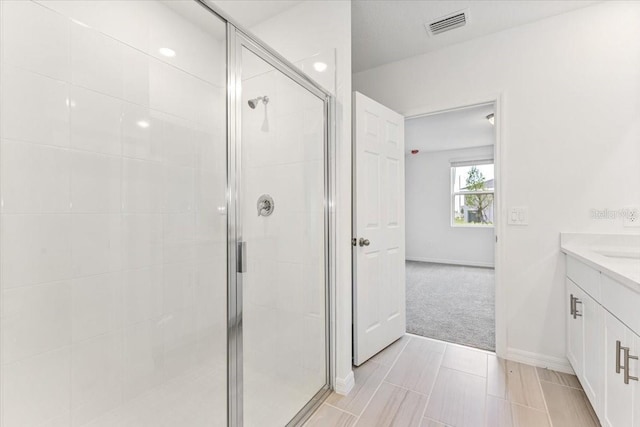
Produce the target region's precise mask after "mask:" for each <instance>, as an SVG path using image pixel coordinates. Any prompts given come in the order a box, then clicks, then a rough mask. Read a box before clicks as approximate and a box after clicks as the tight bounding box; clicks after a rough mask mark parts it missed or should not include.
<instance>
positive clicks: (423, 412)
mask: <svg viewBox="0 0 640 427" xmlns="http://www.w3.org/2000/svg"><path fill="white" fill-rule="evenodd" d="M446 351H447V347H446V346H445V348H444V352H443V353H442V357H441V358H440V364H439V365H438V372H437V373H436V377H435V378H434V379H433V384H432V385H431V390H429V395H428V396H427V402H426V403H425V405H424V408H423V409H422V416H421V417H420V423H421V424H422V421H424V419H425V418H426V416H427V408H428V407H429V403H430V402H431V396H433V390H434V389H435V388H436V383H437V382H438V377H439V376H440V372H441V371H442V362H443V361H444V353H446ZM438 422H440V421H438Z"/></svg>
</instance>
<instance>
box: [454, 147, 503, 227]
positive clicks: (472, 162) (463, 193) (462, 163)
mask: <svg viewBox="0 0 640 427" xmlns="http://www.w3.org/2000/svg"><path fill="white" fill-rule="evenodd" d="M480 165H493V171H494V173H493V179H494V186H493V187H494V188H493V190H492V191H488V190H479V191H454V190H455V185H456V184H455V180H456V172H455V170H456V168H459V167H464V166H480ZM449 171H450V172H449V173H450V179H449V194H450V195H451V204H450V206H449V221H450V224H451V227H456V228H494V227H495V225H494V224H493V223H491V224H474V223H470V224H469V223H466V224H456V221H455V209H456V197H457V196H469V195H474V194H492V195H493V204H494V207H495V202H496V195H495V193H496V189H495V162H494V160H493V159H487V158H484V159H474V160H467V159H465V160H462V159H455V160H450V161H449Z"/></svg>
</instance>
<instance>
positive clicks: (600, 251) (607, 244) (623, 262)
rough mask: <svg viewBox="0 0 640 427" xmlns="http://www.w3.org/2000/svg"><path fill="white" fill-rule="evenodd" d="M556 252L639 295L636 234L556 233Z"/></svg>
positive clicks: (639, 237)
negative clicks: (557, 249) (581, 263)
mask: <svg viewBox="0 0 640 427" xmlns="http://www.w3.org/2000/svg"><path fill="white" fill-rule="evenodd" d="M560 250H561V251H562V252H564V253H565V254H567V255H570V256H573V257H575V258H577V259H578V260H580V261H582V262H584V263H585V264H587V265H589V266H591V267H593V268H595V269H596V270H598V271H600V272H601V273H602V274H604V275H606V276H609V277H610V278H611V279H613V280H615V281H617V282H620V283H622V284H624V285H625V286H627V287H629V288H631V289H633V290H635V291H636V292H638V293H640V235H636V234H632V235H628V234H590V233H560Z"/></svg>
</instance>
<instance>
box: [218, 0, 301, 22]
mask: <svg viewBox="0 0 640 427" xmlns="http://www.w3.org/2000/svg"><path fill="white" fill-rule="evenodd" d="M302 1H303V0H212V1H211V3H214V4H215V5H216V6H218V7H220V9H222V10H223V11H224V12H225V13H227V14H228V15H229V16H230V17H231V18H233V20H234V21H236V22H237V23H238V24H240V25H242V26H243V27H244V28H247V29H250V28H251V27H253V26H254V25H256V24H259V23H260V22H262V21H266V20H267V19H269V18H273V17H274V16H276V15H278V14H280V13H282V12H284V11H285V10H287V9H291V8H292V7H294V6H296V5H298V4H300V3H301V2H302Z"/></svg>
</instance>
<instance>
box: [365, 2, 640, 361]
mask: <svg viewBox="0 0 640 427" xmlns="http://www.w3.org/2000/svg"><path fill="white" fill-rule="evenodd" d="M612 22H615V25H612V24H611V23H612ZM638 22H640V4H638V3H635V2H604V3H599V4H596V5H594V6H590V7H587V8H584V9H580V10H577V11H574V12H570V13H567V14H563V15H558V16H555V17H552V18H549V19H545V20H542V21H539V22H535V23H532V24H530V25H526V26H522V27H519V28H514V29H511V30H508V31H504V32H501V33H497V34H493V35H490V36H486V37H483V38H480V39H477V40H472V41H469V42H466V43H461V44H458V45H455V46H451V47H449V48H446V49H443V50H439V51H435V52H432V53H429V54H426V55H421V56H417V57H414V58H410V59H407V60H403V61H399V62H396V63H392V64H388V65H385V66H382V67H379V68H376V69H372V70H368V71H365V72H362V73H358V74H356V75H355V76H354V85H355V87H356V90H358V91H361V92H363V93H364V94H366V95H367V96H370V97H372V98H374V99H376V100H377V101H379V102H381V103H383V104H385V105H387V106H389V107H390V108H393V109H395V110H397V111H400V112H402V113H405V114H407V115H411V114H415V113H417V112H425V111H438V110H444V109H447V108H450V107H454V106H461V105H467V104H470V103H473V102H477V101H479V100H486V99H487V98H493V97H494V96H495V95H496V94H502V100H503V101H504V102H503V104H502V107H503V113H504V114H503V116H502V120H503V123H502V124H500V123H498V124H497V125H498V126H500V125H501V126H502V127H501V131H502V138H503V143H504V147H503V153H502V155H503V160H504V169H503V176H502V184H503V185H502V194H503V195H504V202H505V204H504V206H507V207H508V206H529V226H525V227H516V226H512V227H508V226H507V227H505V228H504V234H503V235H501V236H500V235H499V238H500V239H501V243H502V245H503V248H504V249H503V253H504V259H503V260H501V261H502V263H503V264H502V265H503V269H502V271H501V280H502V281H503V284H504V287H505V288H506V293H507V294H506V297H507V319H506V323H507V327H508V331H507V345H508V347H509V355H510V357H519V356H520V357H523V356H526V355H529V356H533V357H535V358H537V360H546V361H548V362H550V363H553V362H557V363H558V364H563V363H564V364H565V366H566V359H565V356H564V355H565V332H564V331H565V329H564V318H563V313H564V311H565V305H566V304H565V301H564V297H563V290H564V275H565V268H564V259H563V257H562V256H561V254H560V252H559V248H558V246H559V238H558V233H559V232H560V231H583V232H586V231H593V232H605V233H606V232H619V233H622V232H625V233H631V232H633V233H638V232H640V229H625V228H623V227H622V222H621V221H620V220H617V221H613V220H593V219H591V218H590V214H589V213H590V209H591V208H609V209H616V208H622V207H625V206H630V205H636V206H637V205H640V186H638V182H640V164H639V163H640V160H639V159H640V144H638V141H639V140H640V121H639V120H638V117H640V79H638V76H639V75H640V26H638ZM502 214H503V215H504V212H502ZM529 353H531V354H529Z"/></svg>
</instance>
